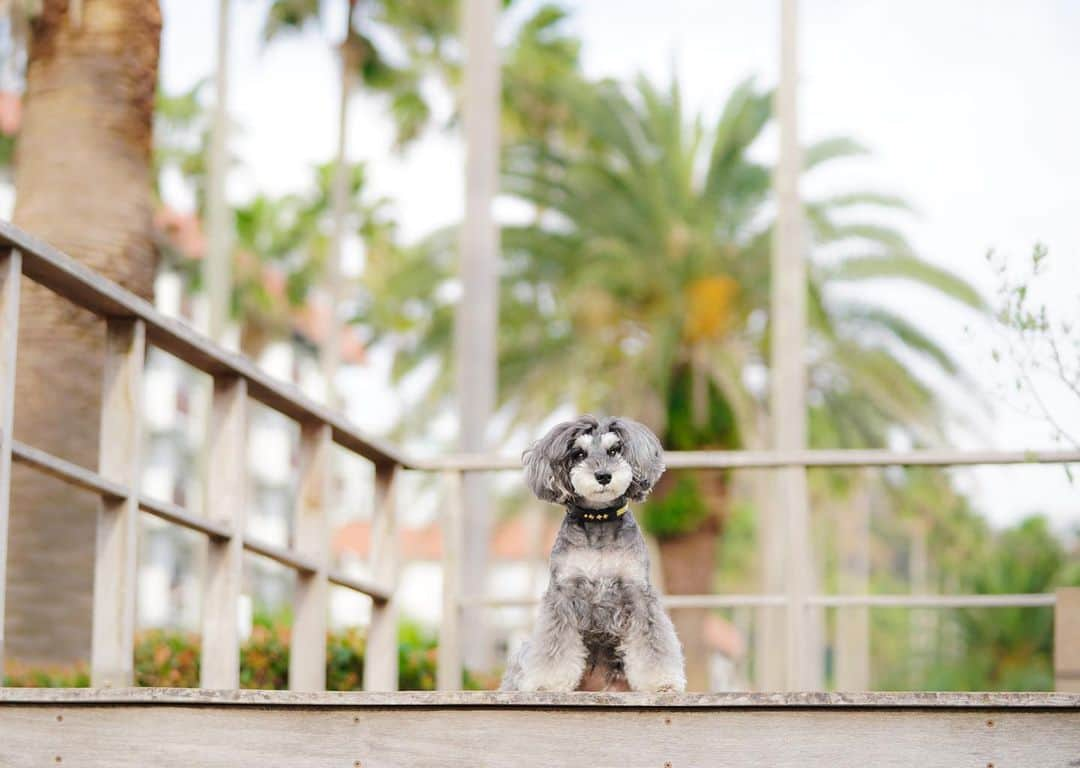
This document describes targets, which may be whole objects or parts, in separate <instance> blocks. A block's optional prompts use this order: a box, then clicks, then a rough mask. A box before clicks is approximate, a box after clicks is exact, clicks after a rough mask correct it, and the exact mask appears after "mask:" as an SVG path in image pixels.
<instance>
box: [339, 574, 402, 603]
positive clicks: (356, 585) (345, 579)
mask: <svg viewBox="0 0 1080 768" xmlns="http://www.w3.org/2000/svg"><path fill="white" fill-rule="evenodd" d="M326 578H327V580H328V581H329V582H330V583H331V584H333V585H334V586H337V587H344V588H345V589H351V590H352V591H353V592H359V593H360V594H363V595H367V596H368V597H370V598H371V599H372V600H374V601H375V602H376V603H384V602H386V601H387V600H389V599H390V595H391V594H392V590H391V589H390V588H389V587H387V586H386V585H385V584H379V583H378V582H375V581H372V580H371V579H359V578H356V577H354V576H349V575H348V574H345V573H342V572H341V571H338V570H331V571H330V572H329V573H327V574H326Z"/></svg>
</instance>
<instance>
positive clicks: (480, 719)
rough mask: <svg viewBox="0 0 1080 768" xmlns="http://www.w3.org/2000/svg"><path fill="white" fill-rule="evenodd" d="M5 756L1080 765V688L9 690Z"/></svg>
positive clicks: (63, 760) (13, 767) (2, 718)
mask: <svg viewBox="0 0 1080 768" xmlns="http://www.w3.org/2000/svg"><path fill="white" fill-rule="evenodd" d="M0 765H2V766H4V768H23V766H44V765H52V766H55V765H73V766H90V767H91V768H98V767H100V768H104V767H105V766H109V768H136V766H139V767H140V768H141V767H143V766H155V767H157V766H162V767H163V768H172V767H173V766H176V767H177V768H179V767H180V766H185V768H186V767H187V766H210V767H212V768H218V767H220V768H226V767H231V766H267V767H268V768H269V767H276V766H298V767H299V768H315V767H316V766H319V767H320V768H323V767H326V766H341V768H382V767H384V766H410V767H418V768H426V767H428V766H431V767H432V768H434V766H440V767H442V766H449V767H451V768H458V767H460V768H465V767H466V766H467V767H468V768H479V767H481V766H513V768H540V767H541V766H544V768H550V767H551V766H582V767H585V766H588V768H603V767H604V766H618V767H619V768H627V767H636V766H642V768H646V767H650V768H684V767H685V766H724V767H725V768H731V767H733V768H742V767H743V766H769V767H770V768H771V767H774V766H775V767H777V768H786V767H787V766H799V768H813V767H814V766H828V767H829V768H834V767H839V768H844V767H847V766H850V767H851V768H867V767H869V766H875V767H876V766H930V767H935V766H941V768H957V767H960V766H972V767H973V768H991V767H992V768H1006V767H1008V766H1018V767H1022V768H1041V767H1043V766H1046V767H1047V768H1077V767H1078V766H1080V695H1078V694H1062V693H854V694H837V693H776V694H770V693H764V694H759V693H731V694H684V695H661V696H657V695H650V694H640V693H629V694H627V693H623V694H595V693H593V694H586V693H577V694H521V693H492V692H461V693H419V692H417V693H299V692H288V691H207V690H184V689H153V688H139V689H116V690H91V689H0Z"/></svg>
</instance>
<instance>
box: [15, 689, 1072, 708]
mask: <svg viewBox="0 0 1080 768" xmlns="http://www.w3.org/2000/svg"><path fill="white" fill-rule="evenodd" d="M46 703H52V704H70V705H79V706H95V705H108V706H111V705H140V704H146V705H156V704H183V705H185V706H193V707H200V706H208V707H217V706H229V707H232V706H236V707H258V708H263V707H312V708H340V707H397V708H405V707H424V708H431V707H443V708H452V707H464V708H478V707H501V706H502V707H532V708H536V709H543V708H550V707H557V708H563V709H577V708H585V709H635V708H637V709H654V708H673V709H791V710H798V709H840V710H850V709H875V708H877V709H937V710H950V709H1002V710H1010V709H1011V710H1052V709H1063V710H1073V711H1077V712H1080V694H1078V693H1054V692H1039V693H1027V692H967V691H961V692H938V691H929V692H927V691H897V692H859V691H855V692H827V691H803V692H773V693H753V692H731V693H638V692H628V693H585V692H575V693H523V692H518V691H321V692H301V691H270V690H208V689H205V688H113V689H96V688H0V705H4V704H46Z"/></svg>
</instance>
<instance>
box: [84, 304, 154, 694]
mask: <svg viewBox="0 0 1080 768" xmlns="http://www.w3.org/2000/svg"><path fill="white" fill-rule="evenodd" d="M145 356H146V330H145V327H144V325H143V322H142V321H141V320H135V319H132V318H126V317H110V318H108V321H107V330H106V340H105V380H104V387H103V390H102V408H101V434H100V438H99V447H98V463H99V468H100V472H101V474H102V476H104V477H105V478H107V479H109V480H112V481H114V482H116V483H120V484H122V485H124V486H125V487H126V488H127V489H128V494H127V496H126V497H125V498H123V499H119V500H116V499H102V503H101V507H100V510H99V512H98V522H97V546H96V551H95V555H94V609H93V610H94V612H93V645H92V647H91V653H90V680H91V684H92V685H93V686H94V687H98V688H111V687H117V686H128V685H131V684H132V683H133V680H134V659H133V654H134V643H135V567H136V560H135V546H136V537H137V532H138V527H137V523H138V515H139V464H140V452H141V446H140V439H141V431H142V429H141V425H142V387H143V381H142V373H143V363H144V360H145Z"/></svg>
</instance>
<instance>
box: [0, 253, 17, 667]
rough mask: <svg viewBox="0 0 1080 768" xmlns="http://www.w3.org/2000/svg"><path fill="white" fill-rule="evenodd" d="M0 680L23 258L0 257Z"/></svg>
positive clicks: (13, 255) (5, 255)
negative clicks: (20, 284)
mask: <svg viewBox="0 0 1080 768" xmlns="http://www.w3.org/2000/svg"><path fill="white" fill-rule="evenodd" d="M0 280H2V281H3V285H0V677H2V676H3V670H4V594H5V592H6V589H7V541H8V508H9V506H10V501H9V500H10V498H11V441H12V435H13V433H14V430H15V360H16V357H17V354H16V353H17V351H18V345H19V283H20V282H21V281H22V254H20V253H19V252H18V251H16V250H14V249H9V250H8V251H7V252H6V253H4V254H2V255H0Z"/></svg>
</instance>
